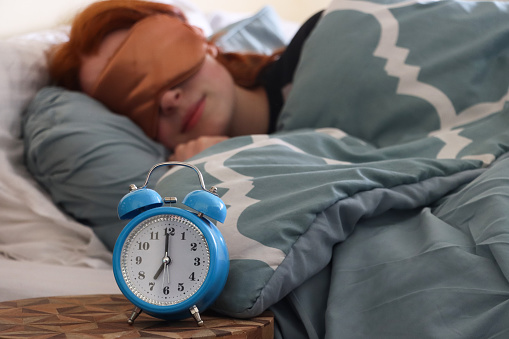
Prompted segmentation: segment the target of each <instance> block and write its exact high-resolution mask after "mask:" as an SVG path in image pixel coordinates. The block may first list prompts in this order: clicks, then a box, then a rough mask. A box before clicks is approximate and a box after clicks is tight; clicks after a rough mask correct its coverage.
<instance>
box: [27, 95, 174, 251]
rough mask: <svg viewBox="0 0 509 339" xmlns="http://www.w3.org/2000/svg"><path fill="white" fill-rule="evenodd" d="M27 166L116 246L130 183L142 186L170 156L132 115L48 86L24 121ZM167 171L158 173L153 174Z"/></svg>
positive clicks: (65, 207) (70, 209)
mask: <svg viewBox="0 0 509 339" xmlns="http://www.w3.org/2000/svg"><path fill="white" fill-rule="evenodd" d="M23 137H24V141H25V157H26V165H27V167H28V169H29V170H30V172H31V173H32V175H33V176H34V177H35V178H36V179H37V181H38V182H39V183H40V184H41V185H42V186H43V187H44V188H46V190H47V191H48V192H49V193H50V195H51V198H52V200H53V202H54V203H55V204H57V205H58V206H59V207H61V208H62V209H63V210H64V211H66V212H67V213H68V214H69V215H71V216H72V217H74V218H75V219H76V220H78V221H80V222H82V223H83V224H86V225H89V226H92V227H93V229H94V231H95V232H96V234H97V235H98V236H99V238H101V240H102V241H103V242H104V243H105V244H106V245H107V247H108V248H109V249H113V246H114V244H115V241H116V238H117V236H118V234H119V233H120V231H121V230H122V228H123V226H125V222H124V221H120V220H118V217H117V214H116V211H117V205H118V202H119V201H120V199H121V198H122V197H123V195H124V194H126V193H128V191H129V185H130V184H135V185H138V186H141V185H142V184H143V183H144V182H145V178H146V176H147V173H148V171H149V170H150V168H151V167H152V166H153V165H154V164H156V163H159V162H162V161H165V159H166V158H167V154H166V151H165V149H164V147H163V146H162V145H160V144H158V143H156V142H154V141H152V140H151V139H149V138H148V137H147V136H146V135H145V134H144V133H143V131H142V130H141V129H140V128H138V126H137V125H135V124H134V123H133V122H132V121H131V120H129V119H128V118H126V117H124V116H121V115H117V114H112V113H111V112H110V111H109V110H107V109H106V108H105V107H104V106H103V105H101V104H100V103H98V102H97V101H95V100H93V99H91V98H90V97H88V96H87V95H85V94H82V93H78V92H71V91H67V90H64V89H62V88H58V87H46V88H43V89H42V90H41V91H40V92H39V93H38V94H37V96H36V97H35V99H34V100H33V101H32V102H31V104H30V105H29V107H28V109H27V113H26V117H25V120H24V135H23ZM161 174H162V172H160V171H159V172H158V171H156V172H155V173H154V178H155V180H157V177H158V176H160V175H161Z"/></svg>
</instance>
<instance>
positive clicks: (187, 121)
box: [181, 97, 205, 133]
mask: <svg viewBox="0 0 509 339" xmlns="http://www.w3.org/2000/svg"><path fill="white" fill-rule="evenodd" d="M204 107H205V97H203V98H201V99H200V100H199V101H198V102H197V103H196V104H194V105H193V106H191V108H190V109H189V110H188V111H187V113H186V115H185V117H184V120H183V123H182V130H181V132H182V133H186V132H188V131H190V130H191V129H192V128H193V127H194V126H195V125H196V124H197V123H198V121H200V118H201V116H202V114H203V108H204Z"/></svg>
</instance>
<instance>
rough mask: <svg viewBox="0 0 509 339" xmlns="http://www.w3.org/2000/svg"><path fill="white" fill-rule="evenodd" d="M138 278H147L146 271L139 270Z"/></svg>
mask: <svg viewBox="0 0 509 339" xmlns="http://www.w3.org/2000/svg"><path fill="white" fill-rule="evenodd" d="M138 279H140V280H143V279H145V272H144V271H139V272H138Z"/></svg>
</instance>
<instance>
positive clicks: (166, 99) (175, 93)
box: [159, 87, 182, 114]
mask: <svg viewBox="0 0 509 339" xmlns="http://www.w3.org/2000/svg"><path fill="white" fill-rule="evenodd" d="M181 100H182V90H181V89H180V88H179V87H175V88H171V89H168V90H166V91H165V92H164V93H163V95H162V96H161V99H160V102H159V105H160V109H161V112H162V113H163V114H165V113H166V114H169V113H171V112H172V110H173V109H175V108H177V107H178V106H179V105H180V102H181Z"/></svg>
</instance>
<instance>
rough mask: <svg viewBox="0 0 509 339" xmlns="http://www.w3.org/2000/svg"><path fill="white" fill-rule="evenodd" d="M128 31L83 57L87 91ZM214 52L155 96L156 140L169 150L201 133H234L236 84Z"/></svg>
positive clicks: (113, 35) (114, 35)
mask: <svg viewBox="0 0 509 339" xmlns="http://www.w3.org/2000/svg"><path fill="white" fill-rule="evenodd" d="M128 33H129V31H128V30H119V31H116V32H114V33H111V34H109V35H108V36H107V37H106V38H105V39H104V41H103V42H102V44H101V45H100V47H99V50H98V52H97V54H94V55H92V56H85V57H83V58H82V65H81V69H80V82H81V86H82V89H83V91H84V92H85V93H88V94H90V93H91V91H92V89H93V86H94V85H95V83H96V80H97V78H98V77H99V75H100V74H101V72H102V70H103V69H104V67H105V66H106V65H107V64H108V62H109V60H110V59H111V58H112V56H113V55H114V54H115V52H116V51H117V49H118V48H119V47H120V45H121V44H122V42H123V41H124V40H125V39H126V38H127V36H128ZM212 52H213V51H212V50H211V51H210V52H209V53H207V55H206V58H205V62H204V63H203V66H202V67H201V68H200V70H199V71H198V72H197V73H195V74H194V75H193V76H191V77H190V78H188V79H187V80H185V81H183V82H182V83H180V84H178V85H177V86H175V87H173V88H171V89H168V90H165V91H163V93H161V95H160V96H159V97H158V98H156V99H155V100H157V101H158V102H157V104H158V107H159V121H158V133H157V137H156V140H157V141H159V142H160V143H161V144H163V145H164V146H166V147H168V148H169V149H173V148H175V146H177V145H178V144H180V143H184V142H187V141H189V140H192V139H196V138H198V137H200V136H217V135H225V136H228V135H229V134H230V131H229V130H230V124H231V121H232V118H233V114H234V111H235V104H236V99H235V84H234V82H233V79H232V77H231V75H230V74H229V73H228V71H227V70H226V69H225V68H224V66H222V65H221V64H220V63H218V62H217V61H216V59H215V58H214V57H213V56H212V54H213V53H212ZM126 76H127V75H126Z"/></svg>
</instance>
